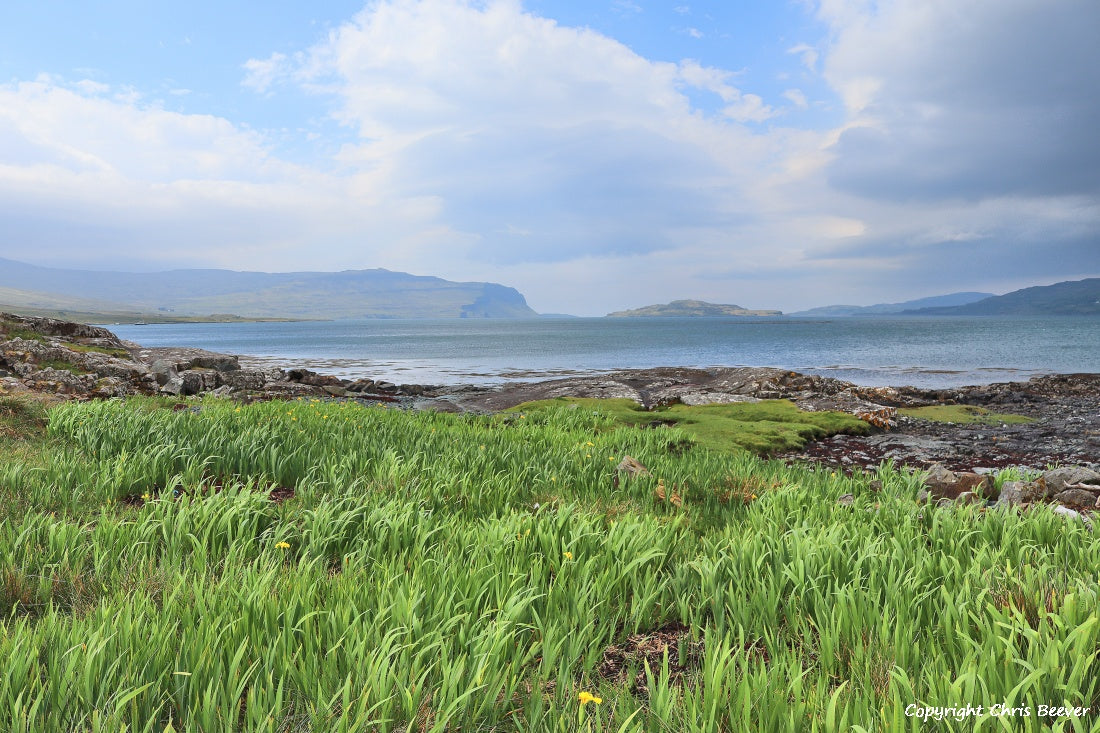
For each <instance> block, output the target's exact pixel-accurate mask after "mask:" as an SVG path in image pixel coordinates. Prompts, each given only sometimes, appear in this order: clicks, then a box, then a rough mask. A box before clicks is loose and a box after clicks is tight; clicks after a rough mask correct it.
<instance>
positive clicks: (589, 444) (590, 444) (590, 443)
mask: <svg viewBox="0 0 1100 733" xmlns="http://www.w3.org/2000/svg"><path fill="white" fill-rule="evenodd" d="M585 445H587V446H589V447H591V446H594V445H596V444H595V443H593V442H592V441H591V440H590V441H588V442H587V443H585Z"/></svg>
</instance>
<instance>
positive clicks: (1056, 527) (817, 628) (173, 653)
mask: <svg viewBox="0 0 1100 733" xmlns="http://www.w3.org/2000/svg"><path fill="white" fill-rule="evenodd" d="M193 407H194V409H193V410H186V411H181V412H173V411H172V410H170V409H165V407H164V405H163V403H159V402H156V401H140V400H139V401H130V402H98V403H84V404H67V405H64V406H62V407H59V408H55V409H53V410H52V411H51V413H50V421H49V435H48V436H47V438H46V439H44V440H45V442H43V443H42V453H41V455H39V456H38V458H37V459H35V460H32V459H31V458H28V457H27V456H25V455H23V454H11V455H7V456H5V457H3V458H0V502H3V506H4V507H5V508H3V509H0V512H3V514H0V516H3V518H4V521H3V523H2V525H0V660H4V663H3V664H2V665H0V728H2V729H4V730H12V731H27V732H28V733H30V732H32V731H33V732H34V733H38V732H39V731H45V732H49V731H73V730H90V731H119V730H129V731H158V732H159V731H163V730H165V729H168V728H169V727H171V729H174V730H177V731H184V730H187V731H210V732H213V731H230V730H243V731H307V730H315V731H375V730H377V731H448V730H450V731H475V730H480V731H577V730H593V731H597V730H598V731H603V730H608V731H620V730H621V731H634V730H639V731H641V730H644V731H654V732H656V731H680V730H703V731H761V730H767V731H773V730H774V731H785V730H791V731H801V730H822V731H825V730H837V731H840V730H868V731H871V730H878V731H883V730H891V731H892V730H914V731H915V730H925V729H927V727H922V726H925V725H926V724H925V723H924V722H923V721H921V720H919V719H917V718H914V717H906V715H905V708H906V706H907V705H909V704H911V703H914V704H918V705H921V706H925V705H932V706H957V705H965V704H966V703H968V702H969V703H972V704H974V705H977V704H982V705H985V706H986V707H987V708H988V706H989V705H991V704H993V703H1002V704H1008V705H1009V706H1010V707H1011V706H1017V707H1020V706H1031V707H1037V706H1038V705H1039V704H1057V705H1063V704H1065V705H1081V706H1089V705H1091V706H1092V707H1093V712H1092V714H1090V715H1089V716H1087V717H1083V718H1079V719H1072V718H1062V719H1057V720H1054V719H1040V718H1038V717H1036V715H1035V714H1034V713H1032V715H1031V716H1030V717H1029V718H994V717H991V716H985V717H983V718H981V719H977V720H976V719H968V720H965V721H961V722H956V721H949V720H948V721H943V722H942V723H938V724H935V725H939V726H940V727H941V728H942V729H946V730H974V729H981V730H1002V729H1004V730H1029V731H1031V730H1033V731H1039V730H1048V729H1050V726H1051V725H1060V726H1062V727H1063V729H1065V730H1082V731H1083V730H1090V729H1095V728H1096V722H1097V720H1098V719H1100V718H1098V716H1097V715H1096V712H1097V706H1100V682H1097V653H1098V651H1100V629H1098V626H1100V624H1098V611H1097V608H1098V600H1100V599H1098V598H1097V590H1096V587H1097V586H1096V579H1097V571H1098V569H1100V541H1098V540H1097V538H1096V535H1094V534H1092V533H1090V532H1088V531H1087V530H1086V529H1085V528H1084V527H1083V526H1082V525H1080V524H1067V523H1065V522H1064V521H1063V520H1062V519H1061V518H1060V517H1058V516H1055V515H1053V514H1051V513H1049V512H1046V511H1042V510H1038V511H1032V512H1028V513H1027V514H1026V515H1024V516H1020V515H1017V514H1015V513H1011V512H1003V513H1002V512H993V511H990V512H984V511H980V510H978V509H975V508H973V507H960V508H946V509H937V508H934V507H933V506H930V505H918V504H916V503H915V495H916V493H917V490H918V484H919V480H918V479H919V477H916V476H914V475H912V474H910V473H908V472H906V471H900V470H896V469H895V468H894V467H892V466H889V465H884V466H883V467H881V468H880V469H879V471H877V472H876V473H875V474H874V475H870V474H864V475H856V476H854V477H850V478H849V477H844V476H842V475H836V474H832V473H829V472H825V471H812V470H806V469H796V468H788V467H786V466H783V465H782V464H779V463H775V462H764V461H760V460H758V459H756V458H753V457H751V456H748V455H744V454H741V455H722V454H716V453H711V452H708V451H706V450H704V449H702V448H698V447H697V448H693V449H691V450H688V451H687V452H686V453H685V452H683V451H682V443H683V441H684V440H686V436H685V435H684V434H682V433H679V432H678V431H676V430H663V429H662V430H641V429H616V427H615V423H614V421H612V420H611V419H610V418H608V417H607V416H604V415H601V414H600V413H599V412H598V411H593V410H578V409H565V408H563V409H560V410H550V411H545V412H541V411H540V412H539V413H538V414H531V415H526V414H522V415H509V416H506V417H461V416H452V415H442V414H434V413H405V412H399V411H395V410H384V409H377V408H362V407H359V406H357V405H354V404H348V403H327V402H304V401H299V402H291V403H285V402H281V403H276V402H272V403H266V404H259V405H252V406H248V407H238V406H235V405H233V404H231V403H226V402H219V401H214V400H209V401H206V402H202V403H194V406H193ZM670 447H674V448H676V449H675V450H671V449H670ZM626 454H630V455H632V456H634V457H635V458H638V459H639V460H641V461H642V462H643V463H644V464H645V465H646V466H648V467H649V468H650V470H651V471H652V473H653V476H652V477H639V478H634V479H627V478H625V477H619V478H618V479H617V480H616V476H615V470H614V469H615V466H616V464H617V463H618V461H619V460H620V459H621V458H622V456H624V455H626ZM872 478H878V479H880V480H881V482H882V484H883V489H882V491H881V492H879V493H874V492H872V491H871V488H870V481H871V479H872ZM658 486H660V487H661V491H658V490H657V489H658ZM276 487H282V489H283V494H282V495H283V496H286V495H287V494H288V493H289V492H287V491H286V490H288V489H293V498H290V499H288V500H286V501H273V500H272V499H271V498H269V493H270V491H271V490H272V489H273V488H276ZM846 493H853V494H855V502H854V504H853V505H852V506H842V505H839V504H838V503H837V501H836V499H837V498H838V497H839V496H840V495H842V494H846ZM662 496H663V498H662ZM672 497H676V499H677V501H673V500H672ZM670 629H675V630H676V634H677V635H678V637H679V638H678V640H677V641H676V642H675V643H673V644H670V645H669V646H668V647H667V648H666V649H665V650H664V652H661V651H660V650H659V649H658V652H657V653H656V654H650V655H648V656H646V655H643V654H641V653H637V654H635V653H634V652H635V651H637V650H636V649H633V648H632V647H631V644H633V643H634V642H632V641H631V640H637V639H639V638H640V639H647V638H656V632H658V631H659V630H665V631H666V632H667V631H668V630H670ZM612 650H618V652H619V656H618V657H617V658H619V659H628V660H630V661H629V662H628V666H629V667H630V668H629V669H626V670H624V671H623V672H622V674H620V675H617V676H613V675H610V674H609V673H608V672H607V669H606V667H607V661H608V659H610V658H611V657H612V656H613V655H612V654H611V652H612ZM639 680H640V681H641V684H639V683H638V681H639ZM582 692H586V693H589V694H590V695H592V696H594V697H597V698H599V699H600V700H601V702H600V703H596V702H589V703H586V704H583V705H582V704H581V701H580V700H579V698H578V696H579V695H580V694H581V693H582Z"/></svg>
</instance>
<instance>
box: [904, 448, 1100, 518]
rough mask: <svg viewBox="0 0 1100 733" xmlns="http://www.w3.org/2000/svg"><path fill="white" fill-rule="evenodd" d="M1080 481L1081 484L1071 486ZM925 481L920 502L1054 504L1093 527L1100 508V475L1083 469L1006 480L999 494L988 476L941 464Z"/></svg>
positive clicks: (927, 472)
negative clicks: (1091, 515)
mask: <svg viewBox="0 0 1100 733" xmlns="http://www.w3.org/2000/svg"><path fill="white" fill-rule="evenodd" d="M1077 479H1079V480H1080V481H1079V482H1075V483H1069V482H1070V481H1074V480H1077ZM923 480H924V486H925V488H924V489H923V490H922V491H921V492H920V493H919V494H918V495H917V500H918V501H936V502H937V503H939V504H941V505H945V504H951V503H974V504H984V505H986V506H989V507H1004V508H1008V507H1019V508H1026V507H1029V506H1032V505H1041V504H1051V505H1053V506H1054V507H1055V508H1056V511H1057V512H1058V513H1059V514H1061V515H1063V516H1066V517H1068V518H1081V519H1082V521H1084V522H1085V523H1086V524H1089V525H1090V526H1091V519H1090V518H1089V515H1090V514H1092V513H1094V512H1095V510H1097V509H1100V473H1098V472H1097V471H1094V470H1092V469H1089V468H1084V467H1082V466H1068V467H1064V468H1055V469H1050V470H1047V471H1044V472H1043V473H1042V474H1040V475H1038V476H1037V477H1035V478H1034V479H1033V480H1029V481H1005V482H1004V484H1003V485H1002V486H1001V488H1000V490H999V491H997V490H996V488H995V485H994V482H993V479H992V477H991V476H990V475H989V474H984V475H983V474H977V473H956V472H954V471H950V470H948V469H947V468H946V467H944V466H942V465H940V464H938V463H937V464H934V465H933V466H931V467H930V468H929V469H928V470H927V471H926V472H925V474H924V476H923ZM1055 489H1060V490H1057V491H1056V490H1055Z"/></svg>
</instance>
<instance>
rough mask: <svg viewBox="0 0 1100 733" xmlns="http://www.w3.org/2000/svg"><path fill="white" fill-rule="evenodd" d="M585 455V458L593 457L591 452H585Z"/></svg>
mask: <svg viewBox="0 0 1100 733" xmlns="http://www.w3.org/2000/svg"><path fill="white" fill-rule="evenodd" d="M584 457H585V458H591V457H592V454H591V453H585V454H584Z"/></svg>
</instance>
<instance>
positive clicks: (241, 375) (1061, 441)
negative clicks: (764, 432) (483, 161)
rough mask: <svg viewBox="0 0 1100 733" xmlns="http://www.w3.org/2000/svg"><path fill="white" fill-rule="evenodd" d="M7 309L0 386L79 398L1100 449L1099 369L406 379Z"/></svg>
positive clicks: (902, 459)
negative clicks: (828, 425) (762, 416)
mask: <svg viewBox="0 0 1100 733" xmlns="http://www.w3.org/2000/svg"><path fill="white" fill-rule="evenodd" d="M0 316H2V317H0V331H2V332H3V333H0V392H13V391H16V392H18V391H31V392H38V393H47V394H50V395H56V396H58V397H60V398H74V399H97V398H110V397H123V396H126V395H131V394H147V395H158V394H159V395H165V396H171V397H177V398H183V397H188V396H193V395H205V394H213V395H216V396H221V397H227V398H231V399H237V400H240V401H243V402H250V401H257V400H261V401H262V400H271V399H294V398H297V397H309V398H322V399H348V400H355V401H357V402H360V403H364V404H371V403H374V404H378V403H382V404H391V405H393V406H395V407H402V408H407V409H416V410H435V411H441V412H475V413H489V412H498V411H501V410H504V409H508V408H510V407H514V406H515V405H518V404H520V403H523V402H529V401H533V400H541V399H553V398H557V397H595V398H619V399H629V400H632V401H634V402H636V403H637V404H639V405H640V406H641V407H642V408H643V409H645V410H660V409H662V408H663V407H666V406H669V405H674V404H686V405H704V404H729V403H736V402H753V401H759V400H766V399H787V400H790V401H792V402H793V403H794V404H796V405H797V406H798V407H799V408H801V409H803V410H810V411H821V410H836V411H839V412H845V413H848V414H852V415H855V416H857V417H859V418H860V419H863V420H864V421H865V422H868V423H869V424H870V425H872V426H874V428H875V432H874V434H872V435H869V436H846V435H840V436H834V437H833V438H827V439H823V440H819V441H817V442H813V443H810V444H808V445H807V446H806V448H805V449H804V450H802V451H799V452H796V453H790V454H785V455H782V456H776V457H781V458H783V459H785V460H790V461H795V460H805V461H807V462H811V463H815V464H819V465H824V466H830V467H834V468H839V469H844V470H846V471H850V470H854V469H857V468H859V469H866V468H870V467H872V466H874V465H877V464H878V463H880V462H881V461H884V460H892V461H894V462H896V463H899V464H902V463H904V464H907V465H911V466H915V467H927V466H929V465H932V464H934V463H942V464H944V465H947V466H948V467H950V468H953V469H959V470H972V469H983V470H991V469H999V468H1008V467H1025V468H1032V469H1042V468H1045V467H1046V466H1047V465H1051V464H1067V465H1068V464H1080V465H1087V466H1097V465H1098V463H1097V462H1098V461H1100V374H1097V373H1081V374H1072V373H1071V374H1058V373H1052V374H1045V375H1041V376H1033V377H1032V378H1030V379H1028V380H1026V381H1006V382H993V383H986V384H972V385H963V386H958V387H946V388H939V389H927V388H920V387H912V386H899V387H895V386H867V385H860V384H856V383H853V382H850V381H845V380H840V379H836V378H833V377H828V376H819V375H814V374H806V373H802V372H798V371H793V370H785V369H777V368H770V367H715V368H709V369H700V368H692V367H653V368H642V369H627V370H606V371H604V370H596V371H591V370H590V371H579V370H578V371H574V372H573V373H571V374H568V375H565V376H561V375H559V374H553V373H548V372H545V371H543V372H539V371H534V370H532V371H525V372H515V373H513V375H514V376H515V377H516V378H517V379H518V378H523V377H530V376H538V377H542V378H541V379H538V380H537V381H514V382H509V383H505V384H496V385H486V384H476V383H470V382H463V383H457V384H455V383H452V384H442V385H441V384H434V385H431V384H427V385H426V384H397V383H394V382H388V381H385V380H377V379H371V378H361V379H355V380H349V379H343V378H340V377H337V376H334V375H331V374H323V373H319V372H316V371H313V370H312V369H309V368H305V367H302V366H301V365H299V366H296V367H295V366H286V365H285V364H283V365H280V366H275V365H273V364H272V363H267V364H266V365H265V366H263V367H262V368H255V367H252V366H250V365H249V358H248V357H237V356H234V355H229V354H221V353H215V352H210V351H205V350H203V349H195V348H170V347H152V348H146V347H143V346H141V345H139V344H136V343H132V342H124V341H121V340H120V339H119V338H118V337H117V336H116V335H115V334H114V333H112V332H111V331H108V330H107V329H104V328H99V327H94V326H86V325H82V324H75V323H70V322H65V321H56V320H52V319H43V318H33V317H21V316H14V315H10V314H0ZM242 361H243V362H244V363H243V364H242ZM937 405H938V406H954V405H967V406H971V407H973V408H975V409H980V410H986V411H988V412H989V413H992V414H999V413H1004V414H1007V415H1019V416H1022V417H1023V418H1026V419H1027V420H1028V422H1024V423H1011V424H1010V423H1004V424H984V423H982V422H977V423H973V424H956V423H954V422H945V421H942V420H941V421H936V420H929V419H922V418H920V417H913V416H909V415H906V414H905V413H904V410H906V409H917V408H925V407H930V406H937ZM899 410H900V411H901V412H899Z"/></svg>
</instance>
